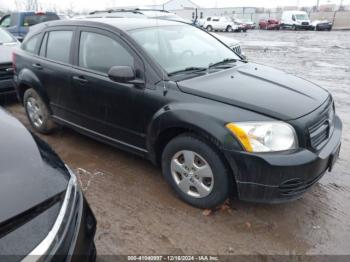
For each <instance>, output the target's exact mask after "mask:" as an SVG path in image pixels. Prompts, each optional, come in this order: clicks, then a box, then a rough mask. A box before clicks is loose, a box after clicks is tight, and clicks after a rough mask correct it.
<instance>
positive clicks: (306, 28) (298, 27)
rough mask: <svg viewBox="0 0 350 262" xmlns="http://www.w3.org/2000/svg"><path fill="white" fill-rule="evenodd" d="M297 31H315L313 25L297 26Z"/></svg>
mask: <svg viewBox="0 0 350 262" xmlns="http://www.w3.org/2000/svg"><path fill="white" fill-rule="evenodd" d="M296 28H297V29H305V30H313V29H314V26H313V25H296Z"/></svg>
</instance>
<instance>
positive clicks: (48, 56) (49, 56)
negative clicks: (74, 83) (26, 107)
mask: <svg viewBox="0 0 350 262" xmlns="http://www.w3.org/2000/svg"><path fill="white" fill-rule="evenodd" d="M74 34H75V27H71V26H62V27H54V28H50V29H49V30H47V31H45V32H44V33H43V34H42V41H41V43H40V47H39V52H38V56H36V57H35V58H34V59H33V61H32V64H31V65H30V66H31V68H32V70H33V71H34V72H35V74H36V75H37V76H38V77H39V79H40V82H41V83H42V85H43V87H44V89H45V93H46V94H47V96H48V98H49V101H50V107H51V109H52V111H53V114H54V115H55V116H58V117H62V118H70V115H69V113H68V112H69V108H70V103H73V101H71V100H70V97H69V96H68V97H67V93H68V94H69V90H70V87H71V86H70V85H71V69H72V55H71V50H72V45H73V40H74Z"/></svg>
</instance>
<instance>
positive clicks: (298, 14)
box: [281, 11, 313, 30]
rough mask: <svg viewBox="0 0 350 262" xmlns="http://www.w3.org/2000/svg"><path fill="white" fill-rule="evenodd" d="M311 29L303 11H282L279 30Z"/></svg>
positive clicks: (307, 17) (306, 15)
mask: <svg viewBox="0 0 350 262" xmlns="http://www.w3.org/2000/svg"><path fill="white" fill-rule="evenodd" d="M286 28H291V29H293V30H297V29H306V30H310V29H313V26H312V25H311V21H310V19H309V16H308V14H307V13H306V12H304V11H284V12H283V13H282V18H281V29H286Z"/></svg>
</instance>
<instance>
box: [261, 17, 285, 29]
mask: <svg viewBox="0 0 350 262" xmlns="http://www.w3.org/2000/svg"><path fill="white" fill-rule="evenodd" d="M259 29H263V30H279V29H280V23H279V21H278V20H277V19H261V20H260V21H259Z"/></svg>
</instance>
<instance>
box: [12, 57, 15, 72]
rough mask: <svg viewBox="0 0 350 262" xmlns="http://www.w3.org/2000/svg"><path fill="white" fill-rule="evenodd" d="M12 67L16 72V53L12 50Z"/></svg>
mask: <svg viewBox="0 0 350 262" xmlns="http://www.w3.org/2000/svg"><path fill="white" fill-rule="evenodd" d="M12 68H13V72H14V73H16V54H15V52H12Z"/></svg>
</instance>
